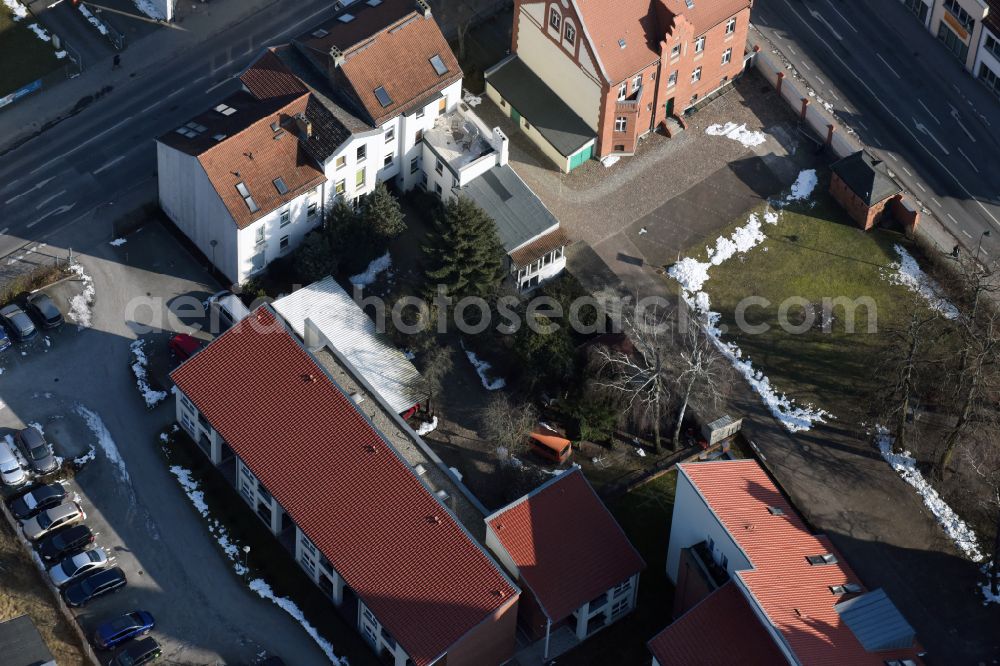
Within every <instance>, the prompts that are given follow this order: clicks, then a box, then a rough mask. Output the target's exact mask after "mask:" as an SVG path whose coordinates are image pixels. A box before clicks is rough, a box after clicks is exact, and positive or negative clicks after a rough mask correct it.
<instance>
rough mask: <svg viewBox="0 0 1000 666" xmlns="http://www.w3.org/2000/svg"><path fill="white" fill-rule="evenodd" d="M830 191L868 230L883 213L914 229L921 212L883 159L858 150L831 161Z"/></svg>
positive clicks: (877, 221) (854, 218) (907, 227)
mask: <svg viewBox="0 0 1000 666" xmlns="http://www.w3.org/2000/svg"><path fill="white" fill-rule="evenodd" d="M830 170H831V171H832V172H833V175H832V176H831V177H830V194H832V195H833V198H834V199H836V200H837V203H839V204H840V205H841V206H843V207H844V210H846V211H847V214H848V215H850V216H851V219H852V220H854V221H855V222H856V223H857V224H858V226H859V227H861V228H862V229H864V230H865V231H868V230H869V229H871V228H872V227H874V226H875V225H877V224H879V222H881V221H882V219H883V217H885V216H888V217H889V218H891V219H893V220H895V221H896V222H898V223H899V224H900V225H902V227H903V228H904V229H905V230H906V231H907V232H911V233H912V232H913V230H914V229H916V227H917V224H919V222H920V212H919V211H918V210H917V208H916V206H914V205H913V204H912V203H911V202H910V201H909V200H907V199H906V197H904V196H903V195H902V194H901V192H902V189H901V188H900V187H899V185H898V184H897V183H896V181H895V180H893V179H892V176H891V175H890V174H889V170H888V169H887V168H886V166H885V164H884V163H883V162H882V160H880V159H877V158H876V157H874V156H872V155H871V154H870V153H868V152H866V151H863V150H859V151H858V152H856V153H854V154H853V155H848V156H847V157H845V158H844V159H842V160H838V161H837V162H834V163H833V164H832V165H830Z"/></svg>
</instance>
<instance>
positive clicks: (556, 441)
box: [528, 432, 573, 465]
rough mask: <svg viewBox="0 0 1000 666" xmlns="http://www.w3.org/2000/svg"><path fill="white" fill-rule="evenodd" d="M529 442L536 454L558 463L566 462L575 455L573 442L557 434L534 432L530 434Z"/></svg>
mask: <svg viewBox="0 0 1000 666" xmlns="http://www.w3.org/2000/svg"><path fill="white" fill-rule="evenodd" d="M528 444H529V445H530V446H531V450H532V451H533V452H534V453H535V455H537V456H538V457H540V458H542V459H544V460H547V461H548V462H551V463H555V464H557V465H558V464H560V463H564V462H566V461H567V460H569V457H570V456H571V455H573V443H572V442H571V441H569V440H568V439H566V438H564V437H557V436H556V435H546V434H542V433H539V432H533V433H531V435H530V436H529V440H528Z"/></svg>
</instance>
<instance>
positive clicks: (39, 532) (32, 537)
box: [21, 502, 87, 541]
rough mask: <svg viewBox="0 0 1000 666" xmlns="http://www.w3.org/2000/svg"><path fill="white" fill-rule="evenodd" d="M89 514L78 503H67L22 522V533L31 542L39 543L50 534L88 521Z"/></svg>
mask: <svg viewBox="0 0 1000 666" xmlns="http://www.w3.org/2000/svg"><path fill="white" fill-rule="evenodd" d="M86 518H87V514H86V513H84V512H83V509H82V508H81V507H80V505H79V504H77V503H76V502H65V503H63V504H60V505H59V506H54V507H52V508H51V509H46V510H45V511H42V512H41V513H40V514H38V515H37V516H35V517H34V518H28V519H27V520H23V521H21V531H23V532H24V536H25V538H27V539H28V540H29V541H38V540H39V539H41V538H42V537H43V536H45V535H46V534H48V533H49V532H54V531H55V530H58V529H60V528H62V527H68V526H69V525H76V524H77V523H82V522H83V521H84V520H86Z"/></svg>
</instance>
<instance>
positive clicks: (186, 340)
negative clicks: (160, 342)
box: [167, 333, 201, 361]
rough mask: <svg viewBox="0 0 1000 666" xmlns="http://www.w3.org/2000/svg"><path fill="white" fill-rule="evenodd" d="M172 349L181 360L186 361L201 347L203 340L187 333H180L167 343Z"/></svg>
mask: <svg viewBox="0 0 1000 666" xmlns="http://www.w3.org/2000/svg"><path fill="white" fill-rule="evenodd" d="M167 346H168V347H170V351H171V352H173V354H174V355H175V356H176V357H177V358H178V359H179V360H181V361H186V360H188V359H189V358H191V357H192V356H194V355H195V354H196V353H197V352H198V351H199V350H200V349H201V342H199V341H198V340H197V339H195V338H193V337H191V336H190V335H188V334H187V333H178V334H177V335H175V336H173V337H172V338H170V341H169V342H168V343H167Z"/></svg>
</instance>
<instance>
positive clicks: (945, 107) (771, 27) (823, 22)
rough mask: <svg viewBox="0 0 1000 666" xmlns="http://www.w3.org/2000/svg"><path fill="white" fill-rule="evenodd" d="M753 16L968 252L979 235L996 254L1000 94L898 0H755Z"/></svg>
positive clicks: (988, 252)
mask: <svg viewBox="0 0 1000 666" xmlns="http://www.w3.org/2000/svg"><path fill="white" fill-rule="evenodd" d="M751 20H752V21H753V23H754V24H755V25H756V26H757V28H758V29H759V30H760V31H761V33H763V35H764V36H765V37H767V39H769V40H770V41H771V42H772V45H773V46H774V48H777V49H778V51H780V53H781V54H782V55H783V56H784V58H785V59H786V60H787V61H788V62H790V63H791V64H792V65H793V66H794V68H795V70H796V72H797V73H798V75H799V77H800V78H801V79H804V80H805V81H806V82H807V83H808V84H809V85H810V86H811V87H812V88H813V89H814V90H815V91H816V94H817V96H818V97H820V98H822V99H823V100H824V101H826V102H828V103H829V104H832V106H833V109H834V110H835V113H836V114H837V115H838V116H839V117H840V118H841V119H842V120H843V121H844V122H845V123H846V124H847V125H848V126H850V127H851V128H853V129H854V130H855V131H856V132H857V133H858V135H859V136H860V138H861V139H862V141H864V143H865V144H866V145H868V146H869V147H871V148H872V149H873V151H874V152H875V153H876V154H877V155H880V156H882V157H883V159H884V160H885V161H886V163H887V164H888V166H889V168H890V169H891V170H892V172H893V173H894V174H895V175H896V177H897V179H898V180H899V181H900V182H901V183H903V184H904V186H905V187H906V188H907V189H908V190H909V191H910V192H911V193H912V195H913V196H915V197H916V198H917V199H918V200H920V202H921V203H922V204H923V205H924V207H925V208H926V209H928V210H930V211H931V212H932V213H933V214H934V215H935V216H936V217H937V218H938V219H939V220H940V221H941V222H942V224H943V225H944V226H945V227H946V228H947V229H948V230H949V231H951V233H952V234H953V235H954V236H955V237H956V239H957V240H958V241H959V242H960V243H961V244H962V245H963V246H964V247H965V248H967V250H968V251H970V252H975V251H976V248H977V247H978V244H979V241H980V239H982V251H983V252H984V254H985V257H989V258H992V259H997V258H1000V169H998V168H997V164H998V157H997V156H998V155H1000V141H998V139H997V134H998V132H1000V101H998V100H997V99H996V97H994V96H993V95H992V94H990V93H989V91H987V90H986V88H985V87H983V86H982V85H981V84H980V83H979V82H978V81H976V80H975V79H973V78H972V76H971V75H970V74H969V73H968V72H966V71H965V70H964V69H962V67H961V65H960V63H959V62H958V61H957V60H956V59H955V58H954V57H953V56H952V55H951V54H950V53H949V52H948V51H946V50H945V49H944V48H943V46H942V45H941V44H940V43H939V42H938V41H937V40H936V39H935V38H934V36H933V35H931V34H930V33H929V32H927V30H926V29H925V28H924V27H923V26H922V25H921V24H920V22H919V21H918V20H917V18H916V17H915V16H913V15H912V14H910V13H909V12H908V11H907V10H906V8H905V7H904V6H903V5H902V4H901V3H900V2H898V1H897V0H881V1H880V2H870V1H868V0H757V2H756V3H755V4H754V8H753V10H752V12H751ZM753 38H754V34H753V33H752V32H751V39H753ZM764 48H765V49H766V48H767V47H764ZM767 50H769V49H767ZM814 103H815V102H814ZM985 231H991V232H992V233H991V235H990V236H989V237H985V238H984V237H983V232H985ZM947 249H949V250H950V248H947ZM985 257H983V258H985Z"/></svg>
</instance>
